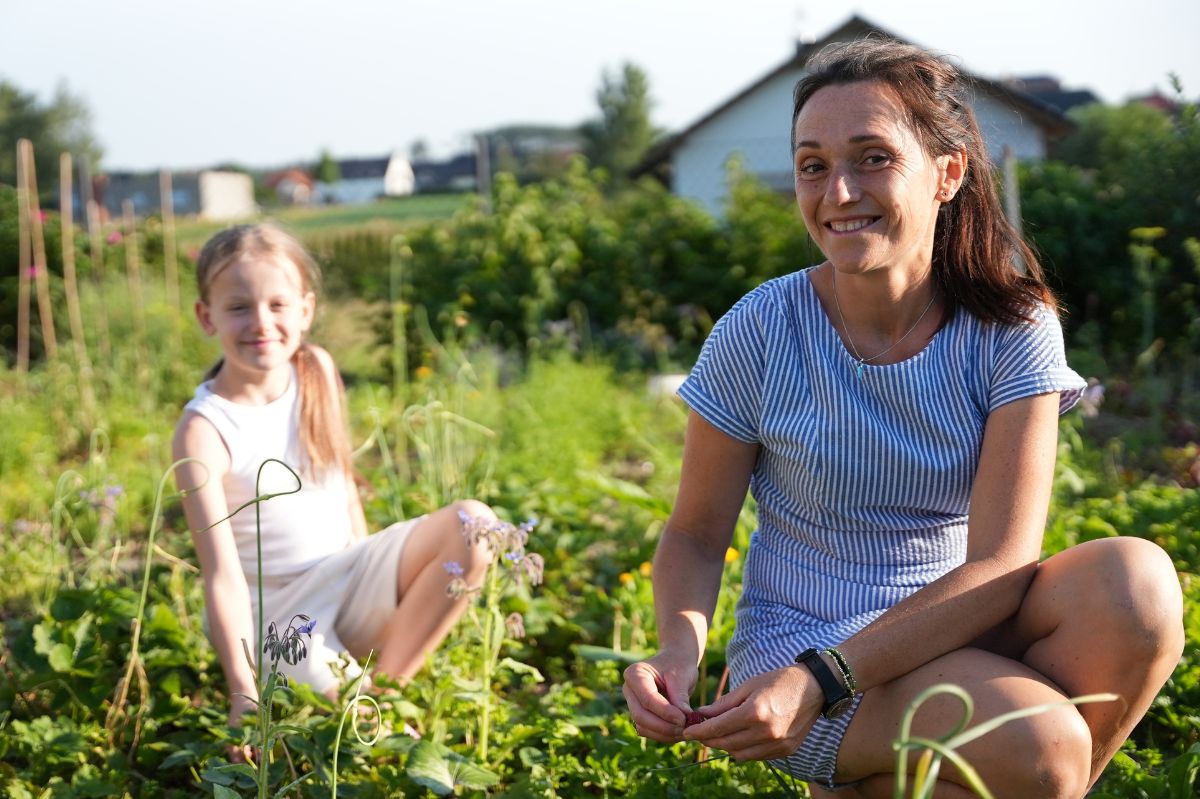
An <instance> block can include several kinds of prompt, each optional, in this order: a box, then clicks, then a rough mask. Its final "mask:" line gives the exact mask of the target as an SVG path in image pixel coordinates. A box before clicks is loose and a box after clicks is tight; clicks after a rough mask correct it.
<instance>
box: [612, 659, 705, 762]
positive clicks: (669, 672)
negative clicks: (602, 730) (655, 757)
mask: <svg viewBox="0 0 1200 799" xmlns="http://www.w3.org/2000/svg"><path fill="white" fill-rule="evenodd" d="M698 675H699V672H698V671H697V669H696V664H695V662H693V661H692V660H691V659H690V658H678V657H675V656H673V655H672V654H671V653H669V652H659V653H658V654H657V655H655V656H654V657H652V658H650V659H649V660H643V661H642V662H640V663H634V664H633V665H632V666H630V667H629V668H627V669H625V687H624V689H623V691H624V693H625V701H626V702H628V703H629V717H630V718H631V719H632V720H633V726H634V727H635V728H636V729H637V731H638V734H639V735H641V736H643V737H645V738H649V739H651V740H652V741H658V742H660V743H665V744H673V743H679V742H680V741H682V740H683V728H684V726H685V725H686V723H687V714H688V713H691V712H692V706H691V704H690V703H689V702H688V697H689V696H691V695H692V689H693V688H695V687H696V679H697V677H698Z"/></svg>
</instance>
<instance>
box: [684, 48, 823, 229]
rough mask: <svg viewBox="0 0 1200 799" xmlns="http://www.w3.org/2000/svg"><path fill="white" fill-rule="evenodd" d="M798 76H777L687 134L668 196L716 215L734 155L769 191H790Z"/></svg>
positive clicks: (793, 73) (801, 72)
mask: <svg viewBox="0 0 1200 799" xmlns="http://www.w3.org/2000/svg"><path fill="white" fill-rule="evenodd" d="M803 74H804V73H803V71H802V70H799V69H797V70H795V71H793V72H788V73H784V74H781V75H779V76H777V77H776V78H774V79H773V80H770V81H768V82H767V83H765V84H763V85H762V86H760V87H759V88H758V90H757V91H755V92H753V93H751V94H750V95H748V96H746V97H743V98H742V99H741V101H740V102H738V103H736V104H735V105H733V106H731V107H729V108H727V109H725V110H724V111H722V112H721V113H720V114H718V115H717V116H716V117H714V118H713V119H710V120H709V121H708V123H707V124H705V125H703V126H701V127H700V128H698V129H696V130H695V131H693V132H692V134H691V135H690V136H688V137H687V139H686V140H685V141H684V142H683V143H682V144H681V145H680V146H679V148H678V149H677V150H676V151H675V153H674V158H673V159H672V160H673V162H674V165H673V169H672V174H673V178H672V186H671V189H672V191H674V192H675V193H676V194H678V195H679V196H681V197H688V198H691V199H693V200H696V201H698V202H699V203H700V204H701V205H703V206H705V207H706V208H708V210H710V211H712V212H713V213H719V212H720V211H721V206H722V204H723V203H724V202H725V194H726V182H727V173H726V164H727V163H728V162H729V159H730V157H731V156H733V155H735V154H736V155H739V156H740V157H741V160H742V163H743V165H744V167H745V169H746V170H747V171H749V172H752V173H754V174H756V175H758V176H759V177H760V178H761V179H763V180H764V181H766V182H767V183H769V184H770V185H772V186H776V187H777V188H779V189H781V190H783V189H786V188H787V187H789V186H791V185H792V178H791V171H792V156H791V152H790V143H789V133H788V128H789V126H790V125H791V121H792V88H793V87H794V86H795V85H796V81H798V80H799V79H800V76H801V75H803ZM781 182H782V185H780V183H781Z"/></svg>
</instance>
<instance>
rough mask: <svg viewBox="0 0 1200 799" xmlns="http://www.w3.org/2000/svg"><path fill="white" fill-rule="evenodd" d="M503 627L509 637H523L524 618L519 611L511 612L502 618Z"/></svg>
mask: <svg viewBox="0 0 1200 799" xmlns="http://www.w3.org/2000/svg"><path fill="white" fill-rule="evenodd" d="M504 628H505V629H506V630H508V637H509V638H524V637H525V619H524V618H522V617H521V614H520V613H517V612H515V611H514V612H512V613H510V614H508V617H507V618H505V620H504Z"/></svg>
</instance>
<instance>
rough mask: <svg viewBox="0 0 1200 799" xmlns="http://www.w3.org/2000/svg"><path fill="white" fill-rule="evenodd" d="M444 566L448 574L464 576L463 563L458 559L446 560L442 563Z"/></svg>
mask: <svg viewBox="0 0 1200 799" xmlns="http://www.w3.org/2000/svg"><path fill="white" fill-rule="evenodd" d="M442 568H443V569H445V570H446V574H449V575H450V576H451V577H462V576H463V567H462V564H461V563H459V562H458V561H456V560H448V561H446V562H445V563H443V564H442Z"/></svg>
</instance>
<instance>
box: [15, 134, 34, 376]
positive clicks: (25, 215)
mask: <svg viewBox="0 0 1200 799" xmlns="http://www.w3.org/2000/svg"><path fill="white" fill-rule="evenodd" d="M26 193H27V189H26V188H25V160H24V158H23V157H22V148H21V145H20V143H19V142H18V143H17V236H18V239H19V241H20V244H19V245H18V251H19V254H18V256H17V275H18V276H17V371H18V372H28V371H29V267H30V266H31V265H32V261H31V260H30V259H31V258H32V256H31V255H30V251H29V250H30V242H29V205H28V204H27V203H26V202H25V194H26Z"/></svg>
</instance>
